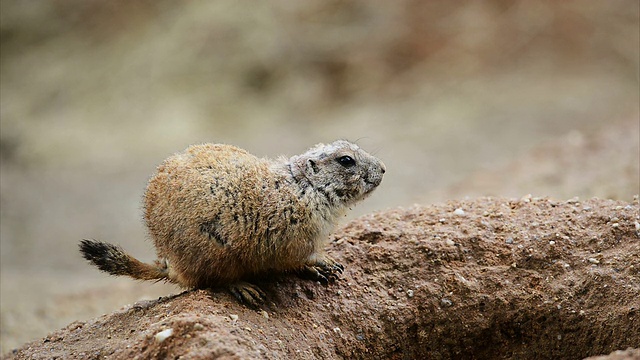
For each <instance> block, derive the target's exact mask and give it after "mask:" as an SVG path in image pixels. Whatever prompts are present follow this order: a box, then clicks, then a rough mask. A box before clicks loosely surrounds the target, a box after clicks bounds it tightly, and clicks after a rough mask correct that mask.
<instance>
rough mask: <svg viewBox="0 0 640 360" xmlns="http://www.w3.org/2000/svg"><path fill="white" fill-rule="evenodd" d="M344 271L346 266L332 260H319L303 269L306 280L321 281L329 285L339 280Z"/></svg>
mask: <svg viewBox="0 0 640 360" xmlns="http://www.w3.org/2000/svg"><path fill="white" fill-rule="evenodd" d="M343 271H344V266H342V264H340V263H338V262H336V261H335V260H333V259H331V258H324V259H320V260H317V261H316V262H315V263H311V264H307V265H305V267H304V268H303V269H302V275H303V276H304V277H305V278H308V279H312V280H316V281H320V283H322V284H325V285H326V284H328V283H329V282H334V281H336V280H338V278H339V274H342V272H343Z"/></svg>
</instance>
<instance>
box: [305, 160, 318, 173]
mask: <svg viewBox="0 0 640 360" xmlns="http://www.w3.org/2000/svg"><path fill="white" fill-rule="evenodd" d="M318 171H320V168H318V165H316V162H315V161H313V160H311V159H309V160H307V172H309V173H312V174H317V173H318Z"/></svg>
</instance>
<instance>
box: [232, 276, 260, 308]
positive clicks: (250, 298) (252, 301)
mask: <svg viewBox="0 0 640 360" xmlns="http://www.w3.org/2000/svg"><path fill="white" fill-rule="evenodd" d="M228 289H229V292H230V293H231V294H232V295H233V296H235V297H236V299H238V301H240V302H241V303H244V304H248V305H249V306H252V307H254V308H257V307H260V304H262V303H264V300H265V298H266V297H267V296H266V295H265V293H264V292H263V291H262V290H261V289H260V288H259V287H257V286H255V285H253V284H249V283H247V282H239V283H235V284H233V285H229V286H228Z"/></svg>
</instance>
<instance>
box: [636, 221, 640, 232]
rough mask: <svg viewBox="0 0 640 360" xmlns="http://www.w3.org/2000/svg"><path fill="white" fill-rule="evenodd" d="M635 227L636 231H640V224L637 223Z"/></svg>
mask: <svg viewBox="0 0 640 360" xmlns="http://www.w3.org/2000/svg"><path fill="white" fill-rule="evenodd" d="M635 226H636V231H640V222H637V221H636V223H635Z"/></svg>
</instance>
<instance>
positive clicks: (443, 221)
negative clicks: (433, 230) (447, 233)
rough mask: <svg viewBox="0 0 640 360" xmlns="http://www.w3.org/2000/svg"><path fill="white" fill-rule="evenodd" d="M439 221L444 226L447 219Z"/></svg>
mask: <svg viewBox="0 0 640 360" xmlns="http://www.w3.org/2000/svg"><path fill="white" fill-rule="evenodd" d="M438 221H439V222H440V223H442V224H444V223H445V222H447V219H445V218H442V219H440V220H438Z"/></svg>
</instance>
